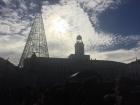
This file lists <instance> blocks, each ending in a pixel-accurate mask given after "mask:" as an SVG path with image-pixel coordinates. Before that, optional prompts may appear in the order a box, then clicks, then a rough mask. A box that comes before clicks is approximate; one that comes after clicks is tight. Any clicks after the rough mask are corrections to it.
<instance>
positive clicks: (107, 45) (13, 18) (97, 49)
mask: <svg viewBox="0 0 140 105" xmlns="http://www.w3.org/2000/svg"><path fill="white" fill-rule="evenodd" d="M120 3H121V0H3V2H2V3H1V2H0V5H1V4H2V7H1V8H0V14H1V15H0V25H1V27H0V56H2V57H4V58H7V57H8V56H10V60H11V61H12V62H14V63H15V64H17V63H18V60H19V58H20V56H21V53H22V51H23V47H24V44H25V41H26V38H27V36H28V34H29V31H30V28H31V23H32V20H33V18H34V14H35V13H37V12H38V9H39V8H40V4H43V8H42V12H43V19H44V26H45V31H46V38H47V42H48V48H49V53H50V56H51V57H68V56H69V55H70V54H71V53H74V44H75V39H76V36H77V35H78V34H81V35H82V37H83V42H84V43H85V50H86V53H87V54H90V55H91V57H92V58H93V59H94V58H97V59H104V60H116V61H123V59H127V58H129V57H130V55H131V52H133V51H134V47H137V49H138V50H137V52H139V48H138V46H139V41H138V40H139V37H138V35H132V36H127V37H123V36H122V35H120V34H112V33H105V32H97V30H96V26H98V23H99V20H98V15H99V14H101V13H103V12H104V11H105V10H107V9H108V8H110V9H116V8H117V7H118V5H120ZM54 23H55V24H54ZM53 24H54V25H53ZM60 25H61V26H60ZM58 27H59V28H60V29H58ZM61 27H64V28H65V30H61ZM132 44H133V46H131V47H130V48H128V47H127V46H130V45H132ZM4 46H5V47H4ZM113 55H115V56H113ZM119 55H120V56H119ZM121 55H123V57H121ZM125 55H126V56H125ZM137 55H138V53H137ZM132 56H133V55H132Z"/></svg>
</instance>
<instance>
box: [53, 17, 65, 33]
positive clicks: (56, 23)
mask: <svg viewBox="0 0 140 105" xmlns="http://www.w3.org/2000/svg"><path fill="white" fill-rule="evenodd" d="M52 27H53V30H54V31H56V32H57V33H65V32H66V31H67V30H68V23H67V22H66V20H64V19H62V18H60V17H57V18H55V19H54V20H53V21H52Z"/></svg>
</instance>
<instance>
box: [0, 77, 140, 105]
mask: <svg viewBox="0 0 140 105" xmlns="http://www.w3.org/2000/svg"><path fill="white" fill-rule="evenodd" d="M136 84H137V83H134V82H133V81H128V80H126V81H125V80H122V81H121V82H118V83H117V82H114V83H98V82H96V81H94V80H92V79H89V80H85V81H84V82H77V81H67V82H65V83H64V84H54V85H53V86H50V87H48V88H46V87H45V88H44V87H28V86H27V87H24V88H6V87H5V88H2V87H1V89H0V103H1V105H139V104H140V100H139V97H140V88H139V87H137V86H139V85H137V86H136ZM136 87H137V88H138V90H137V91H136ZM133 90H135V91H133Z"/></svg>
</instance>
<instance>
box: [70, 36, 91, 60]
mask: <svg viewBox="0 0 140 105" xmlns="http://www.w3.org/2000/svg"><path fill="white" fill-rule="evenodd" d="M69 59H72V60H78V61H85V60H90V56H89V55H85V50H84V43H83V41H82V37H81V35H78V36H77V38H76V43H75V54H71V55H70V56H69Z"/></svg>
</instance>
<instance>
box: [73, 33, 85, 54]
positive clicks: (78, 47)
mask: <svg viewBox="0 0 140 105" xmlns="http://www.w3.org/2000/svg"><path fill="white" fill-rule="evenodd" d="M75 55H84V43H83V41H82V37H81V36H80V35H78V36H77V40H76V43H75Z"/></svg>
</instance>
